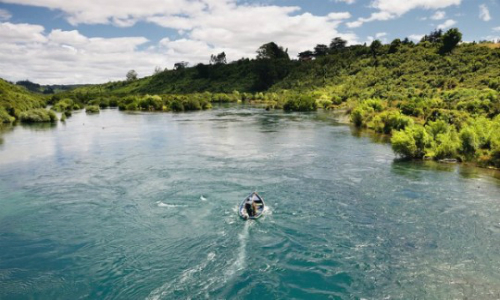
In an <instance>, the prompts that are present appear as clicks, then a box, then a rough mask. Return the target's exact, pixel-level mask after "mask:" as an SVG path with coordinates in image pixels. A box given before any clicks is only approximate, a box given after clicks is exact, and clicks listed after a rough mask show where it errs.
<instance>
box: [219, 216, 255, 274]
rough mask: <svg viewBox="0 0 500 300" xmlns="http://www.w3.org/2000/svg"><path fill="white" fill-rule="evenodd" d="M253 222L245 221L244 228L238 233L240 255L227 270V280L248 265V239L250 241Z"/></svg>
mask: <svg viewBox="0 0 500 300" xmlns="http://www.w3.org/2000/svg"><path fill="white" fill-rule="evenodd" d="M250 224H252V222H245V225H244V226H243V230H242V231H241V232H240V233H239V234H238V240H239V241H240V246H239V247H238V255H237V256H236V260H235V261H234V262H233V264H232V265H231V266H230V267H229V268H228V269H227V270H226V273H225V276H226V280H229V279H230V278H232V277H233V276H234V275H235V274H236V273H237V272H238V271H240V270H243V269H244V268H245V267H246V260H247V241H248V233H249V230H248V228H249V227H250Z"/></svg>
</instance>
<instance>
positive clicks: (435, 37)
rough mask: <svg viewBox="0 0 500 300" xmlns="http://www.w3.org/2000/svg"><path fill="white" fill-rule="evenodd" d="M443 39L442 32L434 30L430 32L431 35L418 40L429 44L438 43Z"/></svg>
mask: <svg viewBox="0 0 500 300" xmlns="http://www.w3.org/2000/svg"><path fill="white" fill-rule="evenodd" d="M442 37H443V30H442V29H436V30H434V31H431V33H429V34H426V35H424V37H423V38H422V39H421V40H420V41H421V42H430V43H440V42H441V38H442Z"/></svg>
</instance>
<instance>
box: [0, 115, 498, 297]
mask: <svg viewBox="0 0 500 300" xmlns="http://www.w3.org/2000/svg"><path fill="white" fill-rule="evenodd" d="M337 119H338V118H337V116H335V115H333V114H331V113H325V112H318V113H311V114H299V113H294V114H286V113H282V112H265V111H263V110H261V109H257V108H249V107H239V106H232V107H218V108H215V109H213V110H211V111H205V112H196V113H184V114H170V113H160V114H156V113H135V114H129V113H122V112H119V111H117V110H104V111H102V112H101V113H100V114H98V115H86V114H85V113H75V114H74V116H73V117H71V118H70V119H68V121H67V122H66V124H59V125H57V126H56V127H51V126H48V127H47V126H16V127H14V128H11V129H8V130H4V131H3V133H1V140H0V299H493V298H500V197H499V192H500V180H499V179H498V178H499V176H498V174H497V173H495V172H492V171H486V170H481V169H476V168H471V167H465V166H462V167H460V166H455V165H443V164H436V163H430V162H428V163H419V162H401V161H397V160H395V157H394V155H393V153H392V151H391V149H390V145H388V144H387V143H381V142H377V141H375V140H374V138H373V137H370V136H369V135H367V134H363V133H361V134H360V133H357V132H355V131H354V130H353V129H352V128H351V127H350V126H348V125H346V124H341V123H339V122H337ZM254 190H256V191H258V192H259V193H260V194H261V195H262V196H263V197H264V199H265V200H266V204H267V206H268V208H267V210H266V212H265V215H264V216H263V217H262V218H261V219H259V220H258V221H247V222H245V221H243V220H240V219H239V218H238V216H237V212H236V210H237V206H238V204H239V203H240V201H241V200H242V199H243V198H244V197H245V196H247V195H248V194H249V193H250V192H251V191H254Z"/></svg>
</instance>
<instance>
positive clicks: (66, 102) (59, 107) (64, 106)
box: [52, 98, 77, 112]
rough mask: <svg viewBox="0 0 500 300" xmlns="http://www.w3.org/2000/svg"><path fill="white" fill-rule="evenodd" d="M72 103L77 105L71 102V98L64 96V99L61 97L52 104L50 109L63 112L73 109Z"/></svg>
mask: <svg viewBox="0 0 500 300" xmlns="http://www.w3.org/2000/svg"><path fill="white" fill-rule="evenodd" d="M74 105H77V104H75V103H74V102H73V100H71V99H69V98H65V99H62V100H59V101H58V102H56V103H55V104H54V105H53V106H52V109H53V110H55V111H57V112H63V111H65V110H71V109H73V106H74Z"/></svg>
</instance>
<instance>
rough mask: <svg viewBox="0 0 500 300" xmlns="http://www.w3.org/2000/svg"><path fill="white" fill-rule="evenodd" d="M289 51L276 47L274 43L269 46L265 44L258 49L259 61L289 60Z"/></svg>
mask: <svg viewBox="0 0 500 300" xmlns="http://www.w3.org/2000/svg"><path fill="white" fill-rule="evenodd" d="M287 52H288V49H287V50H284V49H283V47H281V46H278V45H276V43H274V42H270V43H267V44H264V45H262V46H260V48H259V49H257V59H287V60H289V59H290V57H289V56H288V53H287Z"/></svg>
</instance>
